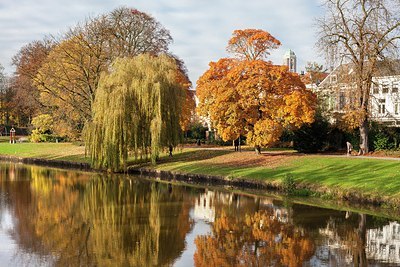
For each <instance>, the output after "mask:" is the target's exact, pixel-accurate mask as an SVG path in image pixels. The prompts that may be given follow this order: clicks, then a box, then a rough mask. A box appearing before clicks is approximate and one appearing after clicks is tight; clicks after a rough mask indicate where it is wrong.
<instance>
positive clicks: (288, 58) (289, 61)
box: [283, 49, 297, 72]
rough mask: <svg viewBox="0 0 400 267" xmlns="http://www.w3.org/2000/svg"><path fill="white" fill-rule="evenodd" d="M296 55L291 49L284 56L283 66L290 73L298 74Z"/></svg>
mask: <svg viewBox="0 0 400 267" xmlns="http://www.w3.org/2000/svg"><path fill="white" fill-rule="evenodd" d="M296 64H297V59H296V54H295V53H294V52H293V51H292V50H291V49H289V50H288V51H286V53H285V55H284V56H283V65H285V66H287V67H288V69H289V71H290V72H296Z"/></svg>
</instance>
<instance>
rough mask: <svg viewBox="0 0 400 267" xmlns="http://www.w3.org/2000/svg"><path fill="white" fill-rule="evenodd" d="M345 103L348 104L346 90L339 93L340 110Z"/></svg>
mask: <svg viewBox="0 0 400 267" xmlns="http://www.w3.org/2000/svg"><path fill="white" fill-rule="evenodd" d="M345 104H346V98H345V96H344V92H340V94H339V110H342V109H344V105H345Z"/></svg>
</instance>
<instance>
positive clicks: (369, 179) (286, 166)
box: [156, 151, 400, 200]
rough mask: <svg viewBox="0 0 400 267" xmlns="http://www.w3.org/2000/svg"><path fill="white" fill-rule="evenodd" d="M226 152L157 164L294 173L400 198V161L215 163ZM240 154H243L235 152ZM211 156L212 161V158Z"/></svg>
mask: <svg viewBox="0 0 400 267" xmlns="http://www.w3.org/2000/svg"><path fill="white" fill-rule="evenodd" d="M228 153H233V152H227V151H193V152H188V153H186V154H185V153H183V154H182V156H180V157H177V159H175V160H174V161H169V162H165V163H162V164H160V165H157V166H156V168H157V169H160V170H168V171H175V172H184V173H197V174H209V175H220V176H225V177H230V178H232V179H235V178H249V179H257V180H264V181H268V182H272V183H274V182H276V183H280V182H281V181H282V179H283V178H284V177H285V176H286V175H287V174H292V176H293V178H294V179H295V181H296V182H298V183H299V184H303V185H307V187H311V188H315V189H318V188H321V187H323V188H326V189H329V190H334V191H336V193H337V192H341V191H343V193H344V192H360V193H362V194H364V195H367V196H372V197H374V196H385V197H394V198H398V199H399V200H400V161H397V160H384V159H368V158H367V159H366V158H357V157H350V158H348V157H333V156H323V155H310V156H306V155H304V156H299V157H289V156H288V157H287V158H286V159H285V160H284V163H281V164H280V165H278V166H271V167H269V166H259V167H257V166H250V167H247V166H245V167H240V166H232V165H229V164H227V165H224V164H217V163H215V164H214V163H213V160H212V159H213V158H214V159H216V158H218V157H225V156H226V155H227V154H228ZM234 155H236V157H240V156H241V155H240V153H236V154H234ZM210 159H211V160H210Z"/></svg>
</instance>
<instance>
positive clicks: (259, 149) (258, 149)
mask: <svg viewBox="0 0 400 267" xmlns="http://www.w3.org/2000/svg"><path fill="white" fill-rule="evenodd" d="M254 149H255V151H256V154H257V155H260V154H261V147H260V146H255V148H254Z"/></svg>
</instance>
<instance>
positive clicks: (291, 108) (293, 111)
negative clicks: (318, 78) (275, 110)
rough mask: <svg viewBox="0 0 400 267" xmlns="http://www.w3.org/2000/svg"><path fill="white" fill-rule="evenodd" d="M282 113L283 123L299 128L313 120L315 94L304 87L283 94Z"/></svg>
mask: <svg viewBox="0 0 400 267" xmlns="http://www.w3.org/2000/svg"><path fill="white" fill-rule="evenodd" d="M284 102H285V105H284V106H283V108H282V111H283V112H282V113H283V114H282V115H283V117H284V118H285V124H287V125H291V126H294V127H296V128H299V127H300V126H301V125H302V124H304V123H312V122H313V121H314V115H315V108H316V96H315V95H314V94H313V93H311V92H310V91H308V90H306V89H298V90H295V91H293V92H291V93H290V94H288V95H285V96H284Z"/></svg>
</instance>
